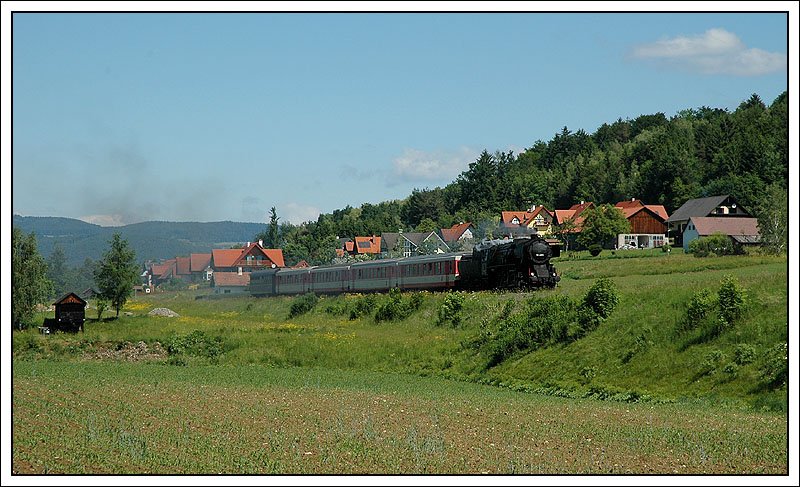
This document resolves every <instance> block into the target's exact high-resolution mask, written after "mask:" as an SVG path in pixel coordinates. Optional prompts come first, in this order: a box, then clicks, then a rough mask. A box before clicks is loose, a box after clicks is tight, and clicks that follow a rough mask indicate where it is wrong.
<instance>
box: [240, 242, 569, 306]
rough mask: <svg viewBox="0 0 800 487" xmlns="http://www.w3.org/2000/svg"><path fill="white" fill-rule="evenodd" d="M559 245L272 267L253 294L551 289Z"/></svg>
mask: <svg viewBox="0 0 800 487" xmlns="http://www.w3.org/2000/svg"><path fill="white" fill-rule="evenodd" d="M560 246H561V244H560V243H559V242H557V241H550V240H545V239H543V238H541V237H539V236H537V235H533V236H531V237H525V238H516V239H513V240H484V241H483V242H481V243H479V244H477V245H476V246H475V247H474V248H473V249H472V252H455V253H446V254H434V255H422V256H416V257H404V258H399V259H379V260H372V261H366V262H359V263H355V264H345V265H331V266H319V267H308V268H302V269H285V268H284V269H268V270H263V271H254V272H253V273H252V274H251V275H250V294H251V295H253V296H278V295H295V294H305V293H309V292H311V293H316V294H341V293H366V292H385V291H388V290H390V289H392V288H398V289H400V290H431V291H434V290H447V289H456V290H468V289H470V290H481V289H538V288H542V287H547V288H553V287H555V286H556V283H558V281H559V280H560V279H561V277H560V276H559V275H558V273H557V272H556V269H555V267H553V265H552V264H551V263H550V259H551V258H553V257H558V255H559V254H560V248H561V247H560Z"/></svg>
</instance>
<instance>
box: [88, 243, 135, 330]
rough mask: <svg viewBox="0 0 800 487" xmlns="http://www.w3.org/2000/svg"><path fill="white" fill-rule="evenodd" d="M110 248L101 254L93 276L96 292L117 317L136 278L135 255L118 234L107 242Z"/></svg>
mask: <svg viewBox="0 0 800 487" xmlns="http://www.w3.org/2000/svg"><path fill="white" fill-rule="evenodd" d="M109 244H110V245H111V248H110V249H109V250H108V251H107V252H105V253H104V254H103V259H102V260H101V261H100V265H99V266H98V269H97V274H95V281H96V282H97V287H98V288H99V289H98V290H99V291H100V295H101V296H102V297H103V299H105V300H107V301H108V302H109V303H110V304H111V307H112V308H114V311H116V315H117V317H119V310H120V309H121V308H122V307H123V306H124V305H125V302H126V301H127V300H128V298H129V297H130V296H131V294H133V286H134V284H136V280H137V278H138V274H139V273H138V268H137V266H136V262H135V259H136V254H135V252H134V251H133V250H132V249H131V248H130V247H129V246H128V241H127V240H123V239H122V238H121V237H120V235H119V234H118V233H115V234H114V236H113V237H112V238H111V240H109Z"/></svg>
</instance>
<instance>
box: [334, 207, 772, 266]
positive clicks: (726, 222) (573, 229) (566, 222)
mask: <svg viewBox="0 0 800 487" xmlns="http://www.w3.org/2000/svg"><path fill="white" fill-rule="evenodd" d="M614 206H615V207H616V208H617V209H618V210H619V211H620V212H622V214H623V215H624V216H625V218H626V219H627V220H628V222H629V223H630V231H629V232H627V233H625V234H620V235H617V237H616V239H615V240H614V241H613V242H608V246H609V247H610V248H637V249H650V248H658V247H662V246H663V245H665V244H668V243H669V244H671V245H676V246H682V247H684V249H686V250H688V246H689V242H691V241H692V240H694V239H696V238H700V237H704V236H708V235H712V234H714V233H722V234H725V235H728V236H729V237H730V238H731V239H732V240H734V241H735V242H736V243H737V244H740V245H749V244H755V243H758V242H759V241H760V237H759V232H758V223H757V220H756V219H755V218H753V217H752V216H751V215H750V213H749V212H748V211H747V210H745V209H744V208H743V207H742V206H741V205H738V204H737V202H736V201H735V199H734V198H733V197H732V196H730V195H722V196H710V197H706V198H698V199H693V200H689V201H687V202H686V203H685V204H684V205H682V206H681V207H680V208H678V210H676V211H675V213H674V214H673V215H671V216H670V215H669V213H668V212H667V209H666V208H665V207H664V206H663V205H651V204H646V203H644V202H643V201H641V200H638V199H636V198H632V199H630V200H626V201H620V202H618V203H617V204H616V205H614ZM593 208H595V204H594V203H593V202H586V201H581V202H580V203H578V204H575V205H573V206H571V207H570V208H568V209H563V210H560V209H557V210H553V211H551V210H549V209H547V208H546V207H544V206H536V205H534V206H533V207H531V208H530V209H529V210H524V211H503V212H501V215H500V224H499V229H498V231H499V235H498V236H500V237H507V238H514V237H519V236H526V235H531V234H536V235H540V236H543V237H550V236H554V235H556V234H557V233H559V234H561V236H562V238H564V239H565V240H567V242H569V243H570V245H572V246H574V244H575V237H577V235H578V234H580V232H581V230H582V228H583V224H584V221H585V219H586V216H587V215H588V210H590V209H593ZM475 234H476V231H475V227H474V226H473V225H472V224H471V223H469V222H467V223H464V222H461V223H458V224H456V225H453V226H452V227H451V228H443V229H441V230H439V231H438V232H407V233H403V232H398V233H391V232H387V233H382V234H381V235H380V236H376V235H373V236H369V237H354V238H352V239H350V238H342V239H339V240H340V246H341V248H339V249H337V254H338V255H339V256H340V257H343V256H345V255H352V256H356V255H374V256H380V257H387V256H393V255H396V256H400V255H402V256H404V257H408V256H411V255H416V254H418V253H436V252H447V251H449V250H451V249H453V248H463V247H464V245H459V244H460V243H462V242H464V243H467V244H468V243H472V242H473V241H474V237H475ZM398 242H399V243H398Z"/></svg>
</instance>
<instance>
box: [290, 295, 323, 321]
mask: <svg viewBox="0 0 800 487" xmlns="http://www.w3.org/2000/svg"><path fill="white" fill-rule="evenodd" d="M318 302H319V296H317V295H316V294H314V293H306V294H304V295H302V296H298V297H296V298H295V299H294V301H292V306H291V308H289V318H294V317H296V316H300V315H303V314H306V313H308V312H309V311H311V310H312V309H314V306H316V305H317V303H318Z"/></svg>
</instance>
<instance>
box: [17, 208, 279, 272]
mask: <svg viewBox="0 0 800 487" xmlns="http://www.w3.org/2000/svg"><path fill="white" fill-rule="evenodd" d="M13 224H14V226H15V227H18V228H19V229H20V230H22V231H24V232H25V233H30V232H33V233H35V234H36V241H37V243H38V245H39V252H40V253H41V254H42V255H43V256H44V257H45V258H47V257H48V256H49V255H50V253H51V252H52V251H53V247H54V245H55V244H56V243H58V244H60V245H61V247H62V248H63V249H64V253H65V254H66V255H67V262H68V264H69V265H71V266H79V265H81V264H83V261H84V260H85V259H86V258H87V257H89V258H91V259H92V260H98V259H100V258H101V257H102V255H103V252H105V251H106V250H108V246H109V245H108V241H109V240H110V239H111V237H112V236H113V235H114V234H115V233H119V234H120V236H121V237H122V238H123V239H126V240H127V241H128V243H129V244H130V246H131V247H132V248H133V250H134V251H136V260H137V262H142V261H144V260H146V259H169V258H172V257H176V256H188V255H189V254H191V253H193V252H195V253H199V252H211V249H213V248H227V247H230V246H232V245H236V244H245V243H247V242H252V241H253V240H254V238H255V236H256V235H257V234H258V233H261V232H263V231H265V230H266V229H267V225H266V224H264V223H240V222H231V221H222V222H208V223H200V222H160V221H156V222H142V223H134V224H131V225H125V226H121V227H101V226H100V225H94V224H92V223H86V222H84V221H81V220H76V219H74V218H61V217H49V216H20V215H14V221H13Z"/></svg>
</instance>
